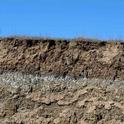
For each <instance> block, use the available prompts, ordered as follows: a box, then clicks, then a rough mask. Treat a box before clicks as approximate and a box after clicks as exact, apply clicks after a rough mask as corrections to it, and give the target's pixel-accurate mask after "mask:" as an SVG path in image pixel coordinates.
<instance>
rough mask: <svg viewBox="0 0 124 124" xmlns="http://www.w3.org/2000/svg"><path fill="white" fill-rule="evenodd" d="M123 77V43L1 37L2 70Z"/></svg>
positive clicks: (111, 77)
mask: <svg viewBox="0 0 124 124" xmlns="http://www.w3.org/2000/svg"><path fill="white" fill-rule="evenodd" d="M8 70H9V71H19V72H24V73H33V74H42V73H44V74H47V75H48V74H54V75H56V76H60V75H61V76H66V75H68V76H72V77H75V78H78V77H86V78H103V79H112V80H114V79H120V80H123V79H124V43H123V42H116V41H114V42H106V41H95V40H85V39H76V40H59V39H58V40H53V39H40V38H39V39H38V38H16V37H11V38H1V39H0V71H1V73H2V72H5V71H8Z"/></svg>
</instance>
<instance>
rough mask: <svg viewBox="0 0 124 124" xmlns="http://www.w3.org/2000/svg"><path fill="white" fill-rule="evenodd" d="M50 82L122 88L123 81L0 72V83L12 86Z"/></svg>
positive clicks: (47, 83) (69, 86)
mask: <svg viewBox="0 0 124 124" xmlns="http://www.w3.org/2000/svg"><path fill="white" fill-rule="evenodd" d="M52 83H58V84H59V83H61V84H64V85H65V86H67V87H68V88H73V87H81V86H86V85H90V86H101V87H109V88H124V81H120V80H114V81H113V80H103V79H94V78H92V79H87V78H79V79H73V78H71V77H68V76H67V77H65V78H63V77H55V76H54V75H51V76H44V75H43V76H42V75H40V76H39V75H31V74H22V73H18V72H16V73H15V72H7V73H3V74H0V84H4V85H9V86H12V87H19V86H23V85H37V84H38V85H40V86H44V85H49V84H52Z"/></svg>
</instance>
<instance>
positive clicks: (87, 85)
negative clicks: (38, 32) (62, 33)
mask: <svg viewBox="0 0 124 124" xmlns="http://www.w3.org/2000/svg"><path fill="white" fill-rule="evenodd" d="M0 124H124V43H123V42H106V41H94V40H85V39H76V40H59V39H58V40H55V39H54V40H53V39H41V38H24V37H20V38H19V37H11V38H1V39H0Z"/></svg>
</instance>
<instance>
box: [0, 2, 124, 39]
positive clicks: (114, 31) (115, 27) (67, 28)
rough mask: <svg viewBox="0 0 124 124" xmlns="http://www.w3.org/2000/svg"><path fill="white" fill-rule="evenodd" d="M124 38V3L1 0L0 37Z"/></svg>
mask: <svg viewBox="0 0 124 124" xmlns="http://www.w3.org/2000/svg"><path fill="white" fill-rule="evenodd" d="M9 35H26V36H27V35H31V36H45V37H46V36H48V37H56V38H75V37H89V38H99V39H124V0H0V36H9Z"/></svg>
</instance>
